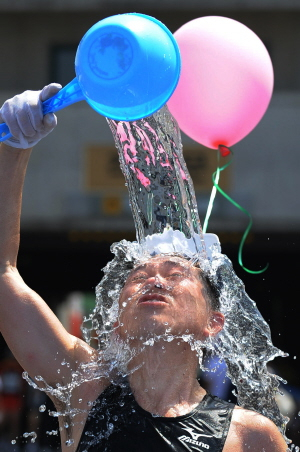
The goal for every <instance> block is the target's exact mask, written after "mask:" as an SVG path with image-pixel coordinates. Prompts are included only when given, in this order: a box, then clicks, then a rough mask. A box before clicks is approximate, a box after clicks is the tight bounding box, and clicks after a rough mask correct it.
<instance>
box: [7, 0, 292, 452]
mask: <svg viewBox="0 0 300 452" xmlns="http://www.w3.org/2000/svg"><path fill="white" fill-rule="evenodd" d="M126 12H140V13H144V14H149V15H152V16H154V17H156V18H157V19H159V20H161V21H162V22H163V23H164V24H165V25H167V27H168V28H169V29H170V30H171V31H172V32H174V31H176V30H177V29H178V28H179V27H180V26H181V25H183V24H185V23H186V22H188V21H189V20H192V19H194V18H197V17H200V16H207V15H218V16H226V17H230V18H232V19H236V20H238V21H240V22H242V23H243V24H245V25H247V26H248V27H250V28H251V29H252V30H253V31H254V32H255V33H256V34H257V35H258V36H259V37H260V38H261V39H262V41H263V42H264V43H265V45H266V47H267V49H268V51H269V53H270V56H271V59H272V62H273V66H274V72H275V90H274V95H273V98H272V101H271V104H270V107H269V109H268V111H267V113H266V115H265V116H264V118H263V119H262V121H261V122H260V123H259V125H258V126H257V127H256V128H255V130H254V131H253V132H252V133H251V134H250V135H248V136H247V137H246V138H245V139H243V140H242V141H241V142H240V143H238V144H237V145H235V146H234V147H233V151H234V161H233V163H232V165H231V166H230V167H229V168H228V169H227V170H226V172H224V174H222V175H221V185H222V187H223V188H224V189H225V190H226V191H227V193H228V194H230V196H232V197H233V198H234V199H235V200H236V201H237V202H238V203H239V204H241V205H242V206H243V207H244V208H245V209H247V210H248V211H249V212H251V214H252V216H253V221H254V224H253V228H252V230H251V233H250V235H249V237H248V239H247V242H246V245H245V248H244V264H245V265H246V266H247V267H248V268H250V269H253V270H257V269H260V268H263V267H264V266H265V265H266V264H267V263H269V268H268V270H267V271H266V272H265V273H262V274H260V275H250V274H248V273H246V272H245V271H244V270H242V269H241V267H240V266H239V264H238V262H237V254H238V246H239V243H240V240H241V237H242V234H243V232H244V230H245V228H246V226H247V217H246V216H245V215H244V214H242V213H241V212H240V211H239V210H238V209H236V208H235V207H233V206H232V205H231V204H230V203H229V202H228V201H227V200H226V199H224V198H222V196H221V195H217V198H216V200H215V205H214V209H213V213H212V217H211V220H210V223H209V227H208V232H214V233H217V234H218V235H219V237H220V241H221V244H222V250H223V252H224V253H225V254H227V255H228V256H229V258H230V259H231V260H232V262H233V265H234V268H235V270H236V273H237V274H238V275H239V276H240V278H241V279H242V280H243V281H244V283H245V285H246V290H247V292H248V294H249V295H250V296H251V298H253V299H254V300H255V301H256V303H257V305H258V308H259V309H260V311H261V313H262V314H263V316H264V318H265V319H266V321H267V322H268V323H269V324H270V327H271V331H272V338H273V342H274V344H275V345H276V346H277V347H279V348H280V349H282V350H284V351H285V352H287V353H288V354H289V357H288V358H280V359H276V360H275V361H274V363H271V366H272V370H273V371H275V372H276V373H278V374H279V375H280V376H281V377H282V378H283V379H285V380H287V382H288V383H287V384H286V385H284V386H283V390H284V392H285V396H283V397H282V401H281V403H282V407H283V408H282V409H283V410H286V413H287V414H288V415H289V416H290V417H291V421H290V423H289V426H288V432H287V436H288V437H289V438H291V439H293V441H294V442H295V443H296V444H298V445H299V444H300V435H299V430H300V425H299V419H300V418H299V416H298V412H299V411H300V386H299V384H300V383H299V381H300V380H299V374H300V354H299V343H298V342H299V340H298V331H299V318H300V303H299V287H298V282H299V275H298V272H299V269H300V267H299V263H298V260H299V258H298V255H299V251H300V197H299V193H300V177H299V167H300V156H299V141H300V0H238V1H237V0H184V1H182V0H140V1H135V0H132V1H128V0H126V1H122V0H51V1H50V0H39V1H37V0H1V3H0V49H1V70H0V102H1V104H2V103H3V101H4V100H5V99H7V98H9V97H11V96H13V95H15V94H17V93H20V92H22V91H24V90H26V89H32V90H38V89H41V88H42V87H43V86H44V85H46V84H48V83H50V82H60V83H61V84H62V85H65V84H67V83H68V82H69V81H71V80H72V79H73V78H74V76H75V73H74V58H75V53H76V49H77V46H78V44H79V41H80V39H81V38H82V36H83V35H84V33H85V32H86V31H87V30H88V29H89V28H90V27H91V26H92V25H93V24H94V23H96V22H97V21H99V20H101V19H103V18H104V17H107V16H110V15H113V14H118V13H126ZM199 108H201V105H199ZM57 116H58V126H57V128H56V130H55V132H54V133H52V134H50V135H49V136H48V137H47V138H46V139H44V140H43V141H42V142H41V143H40V144H38V146H37V147H36V148H35V150H34V152H33V155H32V159H31V162H30V165H29V169H28V174H27V178H26V183H25V190H24V203H23V213H22V234H21V249H20V255H19V260H18V266H19V271H20V273H21V275H22V277H23V278H24V279H25V281H26V282H27V284H28V285H29V286H31V287H32V288H33V289H35V290H36V291H37V292H38V293H39V294H40V295H41V296H42V297H43V298H44V299H45V300H46V301H47V303H48V304H49V306H50V307H51V308H52V309H53V310H54V311H55V312H56V314H57V315H58V316H59V318H60V319H61V321H62V322H63V323H64V325H65V326H66V327H67V328H68V329H69V331H71V332H72V333H73V334H77V335H80V328H79V327H80V323H81V321H82V316H83V315H84V314H87V313H89V312H91V310H92V309H93V303H94V289H95V286H96V285H97V283H98V282H99V281H100V279H101V275H102V272H101V269H102V268H103V267H104V266H105V264H106V263H107V262H108V261H109V260H110V259H111V257H112V255H111V253H110V245H111V244H112V243H113V242H115V241H119V240H121V239H123V238H125V239H127V240H134V239H135V231H134V226H133V221H132V216H131V212H130V208H129V205H128V194H127V188H126V187H125V185H124V179H123V175H122V173H121V170H120V168H119V163H118V157H117V151H116V149H115V147H114V142H113V138H112V135H111V132H110V130H109V127H108V125H107V123H106V120H105V118H103V117H101V116H100V115H99V114H97V113H96V112H95V111H94V110H92V109H91V108H90V107H89V106H88V105H87V104H86V103H85V102H80V103H78V104H74V105H73V106H70V107H68V108H67V109H65V110H62V111H60V112H58V113H57ZM183 143H184V157H185V159H186V162H187V165H188V168H189V170H190V173H191V176H192V179H193V181H194V185H195V189H196V195H197V202H198V209H199V214H200V219H201V221H202V222H203V220H204V217H205V213H206V209H207V205H208V199H209V195H210V190H211V186H212V183H211V175H212V173H213V171H214V170H215V167H216V161H217V160H216V151H213V150H210V149H207V148H204V147H202V146H200V145H199V144H197V143H196V142H193V141H192V140H190V139H188V138H187V137H186V136H184V135H183ZM225 173H226V174H225ZM298 190H299V191H298ZM0 215H1V213H0ZM21 372H22V369H20V368H19V366H18V364H17V363H16V362H15V360H14V358H13V357H12V356H11V354H10V353H9V351H8V349H7V347H6V345H5V343H4V341H3V339H2V338H1V339H0V450H1V451H5V450H8V451H18V450H26V451H30V450H32V451H34V450H43V451H48V450H49V451H50V450H59V446H58V436H57V425H56V423H55V420H54V419H53V418H51V417H49V415H48V414H47V412H48V409H52V407H51V405H50V403H49V402H48V401H47V400H45V399H44V396H43V394H42V393H40V392H37V391H32V390H31V388H30V387H29V386H28V385H27V383H25V381H24V380H23V379H22V377H21ZM228 397H229V398H230V395H228ZM41 405H46V410H45V412H43V413H40V412H39V407H40V406H41ZM32 431H35V432H37V434H38V437H37V440H36V442H35V443H33V444H31V443H30V438H29V440H27V441H26V440H25V439H24V438H21V436H22V434H23V433H24V432H32ZM16 437H18V439H17V442H16V445H13V444H11V440H14V439H16Z"/></svg>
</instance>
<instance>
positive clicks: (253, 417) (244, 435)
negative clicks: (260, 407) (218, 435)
mask: <svg viewBox="0 0 300 452" xmlns="http://www.w3.org/2000/svg"><path fill="white" fill-rule="evenodd" d="M287 450H288V446H287V444H286V442H285V440H284V439H283V436H282V435H281V433H280V432H279V430H278V428H277V427H276V425H275V424H274V423H273V422H272V421H271V420H270V419H268V418H266V417H265V416H262V415H261V414H259V413H256V412H255V411H251V410H244V409H241V408H236V409H235V410H234V411H233V416H232V421H231V425H230V429H229V432H228V437H227V440H226V442H225V447H224V452H246V451H247V452H248V451H251V452H286V451H287Z"/></svg>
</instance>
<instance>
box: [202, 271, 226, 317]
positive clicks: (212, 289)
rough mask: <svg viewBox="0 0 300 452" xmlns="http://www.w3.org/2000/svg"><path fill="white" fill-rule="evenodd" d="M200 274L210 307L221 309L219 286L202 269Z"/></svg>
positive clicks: (213, 309)
mask: <svg viewBox="0 0 300 452" xmlns="http://www.w3.org/2000/svg"><path fill="white" fill-rule="evenodd" d="M198 268H199V267H198ZM199 275H200V279H201V282H202V283H203V285H204V296H205V299H206V300H207V301H208V303H209V306H210V308H211V309H212V311H220V307H221V306H220V292H219V289H218V287H217V286H216V285H215V284H214V283H213V282H212V281H211V279H210V278H209V277H208V276H207V275H206V274H205V273H204V272H203V271H202V270H201V269H200V272H199Z"/></svg>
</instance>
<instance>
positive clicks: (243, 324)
mask: <svg viewBox="0 0 300 452" xmlns="http://www.w3.org/2000/svg"><path fill="white" fill-rule="evenodd" d="M108 123H109V126H110V128H111V130H112V133H113V136H114V139H115V143H116V146H117V149H118V152H119V159H120V166H121V169H122V171H123V173H124V176H125V179H126V183H127V186H128V190H129V196H130V204H131V209H132V213H133V218H134V222H135V226H136V231H137V242H133V243H131V242H128V241H126V240H122V241H121V242H119V243H116V244H113V245H112V248H111V250H112V252H113V253H114V255H115V257H114V259H113V260H112V261H111V262H109V263H108V264H107V265H106V267H105V268H104V277H103V278H102V280H101V282H100V283H99V284H98V286H97V288H96V305H95V309H94V311H93V314H91V315H90V317H89V318H87V319H85V320H84V322H83V325H82V332H83V336H84V339H85V340H86V342H88V343H91V341H92V340H95V339H96V340H97V341H98V350H99V355H100V351H101V355H102V360H101V361H100V359H99V361H96V362H90V363H88V364H82V365H81V366H80V367H79V369H78V371H77V372H74V373H73V378H72V382H71V383H69V384H68V385H67V386H62V385H57V386H56V387H55V388H52V387H50V386H49V385H47V383H46V382H45V381H43V389H42V390H43V391H45V392H46V393H48V394H51V395H52V396H55V397H56V398H57V399H58V400H60V401H61V402H62V403H63V404H64V407H65V409H64V410H63V411H61V412H53V413H52V415H53V416H56V417H58V416H66V415H68V416H69V417H70V418H71V419H74V417H75V416H76V414H77V413H78V412H79V411H78V410H77V411H75V410H72V409H71V408H70V407H71V403H70V400H71V394H72V391H73V389H74V388H75V387H77V386H79V385H81V384H82V383H83V382H85V381H91V380H94V379H99V380H101V379H102V378H107V379H109V380H110V381H114V382H116V381H117V380H120V378H124V377H125V376H128V374H129V373H131V372H134V371H135V370H136V369H131V370H130V372H129V371H128V368H129V363H130V362H131V361H132V359H133V358H134V357H135V356H136V354H137V353H140V351H141V350H135V349H133V348H131V347H130V346H129V344H127V343H124V342H121V341H118V340H116V337H115V335H114V323H115V322H116V320H118V319H120V312H119V311H122V309H125V308H126V303H125V306H123V307H122V308H121V309H119V303H118V301H119V297H120V293H121V291H122V288H123V287H124V284H125V281H126V279H127V277H128V275H129V273H130V272H131V271H132V269H133V268H134V267H135V266H136V265H137V264H138V263H140V262H143V261H146V260H148V259H150V258H151V256H152V255H153V254H155V252H153V249H154V248H155V247H154V248H151V247H149V246H148V245H149V243H150V242H151V240H152V238H155V237H156V236H158V235H159V236H161V237H162V236H163V237H167V236H168V237H167V238H168V240H169V239H170V240H169V245H167V246H166V247H165V248H163V251H161V252H163V253H166V254H171V255H174V254H178V253H179V254H181V255H184V256H185V257H186V258H187V259H188V260H187V265H198V266H199V267H200V268H201V269H202V270H203V271H204V272H205V274H206V275H207V276H208V278H209V279H210V280H211V281H212V282H213V284H214V286H215V287H216V288H217V290H218V293H219V300H220V305H221V308H220V310H221V312H222V313H224V314H225V317H226V322H225V327H224V329H223V331H222V332H221V333H220V334H219V336H218V337H217V338H215V339H211V340H210V341H209V342H205V343H202V342H200V341H197V340H195V338H194V337H193V335H191V334H189V333H188V332H187V333H186V334H184V335H181V336H175V335H172V334H171V332H170V329H169V328H168V325H167V324H166V325H165V328H166V329H165V333H164V334H163V335H161V336H152V337H146V338H145V340H144V341H143V343H142V348H143V347H144V348H145V347H149V346H150V347H151V346H153V344H154V343H155V341H165V343H168V342H172V341H174V340H177V341H178V340H181V341H185V342H188V343H189V344H190V346H191V348H192V349H193V350H196V351H197V353H198V356H199V363H200V364H201V362H202V355H203V348H205V349H206V351H207V352H208V353H211V354H217V355H218V356H220V357H221V358H223V359H224V360H225V362H226V364H227V368H228V376H229V378H230V379H231V381H232V382H233V384H234V385H235V386H236V390H237V399H238V403H239V405H240V406H242V407H245V408H249V409H254V410H256V411H258V412H260V413H262V414H263V415H265V416H267V417H269V418H270V419H272V420H273V421H274V422H275V424H276V425H277V426H278V427H279V429H280V430H281V431H282V433H283V434H284V432H285V426H286V422H287V418H285V417H283V416H282V415H281V414H280V412H279V409H278V406H277V404H276V402H275V395H276V393H277V392H278V386H279V383H280V378H279V377H278V376H276V375H274V374H270V373H269V372H268V371H267V367H266V365H267V363H268V362H269V361H270V360H273V359H274V358H275V357H276V356H285V355H284V353H283V352H281V351H280V350H278V349H277V348H276V347H274V346H273V344H272V341H271V334H270V329H269V326H268V325H267V323H266V322H265V321H264V319H263V318H262V316H261V314H260V313H259V311H258V310H257V307H256V305H255V303H254V302H253V301H252V300H251V299H250V298H249V297H248V295H247V294H246V292H245V288H244V285H243V283H242V282H241V281H240V280H239V279H238V277H237V276H236V275H235V273H234V271H233V269H232V265H231V262H230V261H229V259H228V258H227V257H226V256H225V255H222V254H221V253H220V252H218V250H216V249H215V250H213V252H212V258H211V259H208V258H207V254H206V250H205V244H204V240H203V235H202V230H201V225H200V221H199V218H198V211H197V204H196V198H195V193H194V188H193V184H192V181H191V178H190V176H189V173H188V171H187V168H186V165H185V162H184V159H183V155H182V145H181V138H180V132H179V128H178V126H177V123H176V121H175V120H174V118H173V117H172V116H171V115H170V113H169V112H168V109H167V107H164V108H162V109H161V110H160V111H159V112H157V113H155V114H154V115H153V116H151V117H148V118H145V119H142V120H139V121H135V122H132V123H129V122H124V121H113V120H108ZM174 230H175V231H174ZM169 232H170V234H169V235H168V233H169ZM164 234H166V235H165V236H164ZM176 234H177V235H176ZM178 234H179V235H178ZM180 234H181V235H180ZM149 238H150V241H149ZM175 239H176V240H175ZM147 240H148V241H147ZM185 240H186V241H189V240H190V241H192V242H193V244H194V251H193V253H192V254H191V253H188V252H185V250H188V249H190V247H189V246H186V247H185V246H184V241H185ZM178 244H180V246H181V248H180V247H179V245H178ZM171 258H172V257H171ZM62 364H63V363H62ZM64 364H65V363H64ZM24 377H25V378H26V380H27V381H28V382H29V384H31V385H32V386H34V387H36V388H38V386H37V384H36V383H35V382H34V381H33V380H31V379H30V378H29V377H28V374H26V373H25V374H24ZM36 380H37V381H41V377H36ZM38 389H41V388H38ZM121 404H122V400H121V399H120V406H121ZM113 423H114V419H111V424H110V425H111V426H112V428H111V429H112V430H113ZM105 434H107V435H109V431H108V432H106V433H105ZM95 440H96V439H95ZM68 441H69V444H70V445H71V444H72V438H68ZM287 441H288V440H287Z"/></svg>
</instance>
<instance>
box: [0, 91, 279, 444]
mask: <svg viewBox="0 0 300 452" xmlns="http://www.w3.org/2000/svg"><path fill="white" fill-rule="evenodd" d="M59 89H60V86H59V85H56V84H51V85H49V86H47V87H45V88H44V89H43V90H42V91H41V92H32V91H27V92H25V93H23V94H21V95H19V96H16V97H14V98H13V99H10V100H8V101H7V102H6V103H5V104H4V105H3V107H2V109H1V111H0V115H1V118H0V120H1V122H6V124H7V125H8V127H9V129H10V131H11V133H12V135H13V138H12V139H10V140H8V141H6V142H5V143H3V144H2V145H1V150H0V212H1V213H0V275H1V277H0V327H1V332H2V334H3V336H4V338H5V340H6V341H7V344H8V346H9V347H10V349H11V350H12V352H13V353H14V355H15V357H16V359H17V360H18V361H19V363H20V364H21V366H22V367H23V368H24V369H25V370H26V372H28V374H29V375H30V376H31V378H32V379H33V380H34V381H35V382H36V383H37V384H38V385H39V386H40V387H41V388H42V389H45V386H46V385H50V386H52V387H53V388H58V389H57V393H55V391H52V393H51V394H50V397H51V398H52V400H53V402H54V404H55V405H56V407H57V410H58V411H59V412H61V413H62V415H61V416H59V422H60V432H61V440H62V450H63V451H67V450H68V451H74V452H75V451H78V452H80V451H81V452H83V451H90V452H92V451H96V450H97V451H98V450H99V451H100V450H101V451H114V452H119V451H125V450H126V451H131V452H134V451H145V452H147V451H154V450H156V451H161V452H164V451H202V450H212V451H221V450H223V451H225V452H228V451H232V452H233V451H234V452H240V451H249V450H251V451H253V452H254V451H255V452H262V451H264V452H271V451H272V452H277V451H278V452H281V451H285V450H286V449H287V446H286V443H285V441H284V439H283V437H282V436H281V434H280V432H279V430H278V429H277V427H276V426H275V425H274V424H273V422H272V421H270V420H269V419H267V418H265V417H263V416H262V415H260V414H258V413H256V412H254V411H249V410H244V409H241V408H238V407H235V408H234V407H233V406H231V405H230V404H228V403H226V402H222V401H221V400H219V399H216V398H214V397H211V396H209V395H208V394H206V391H205V390H204V389H203V388H202V387H201V386H200V384H199V382H198V381H197V378H196V373H197V367H198V356H197V353H199V350H198V349H197V347H196V344H198V345H199V344H203V346H205V343H206V342H207V341H209V340H210V339H211V338H213V337H214V336H215V335H217V334H218V332H219V331H220V330H221V329H222V326H223V323H224V316H223V314H221V313H220V312H219V311H218V306H217V301H216V300H214V294H213V293H212V290H211V289H210V287H209V284H208V282H207V281H206V279H205V277H204V275H203V273H202V271H201V270H200V269H199V268H196V267H195V266H193V265H192V263H191V262H190V261H188V260H187V259H185V258H183V257H181V256H176V255H165V256H163V255H158V256H155V257H153V258H151V259H148V260H146V261H141V262H138V263H137V265H135V266H134V268H133V269H132V271H131V272H130V274H129V277H128V278H127V280H126V283H125V285H124V287H123V289H122V292H121V294H120V298H119V313H118V316H117V320H116V322H115V325H114V332H113V334H114V341H115V343H116V344H121V345H120V347H121V348H122V347H123V348H124V350H125V349H126V350H127V351H129V356H130V359H129V360H128V363H127V371H126V377H124V378H123V379H122V378H121V379H120V378H119V376H118V375H117V377H118V378H117V377H116V375H115V374H116V373H118V372H116V369H115V368H114V365H113V363H112V362H110V361H109V355H108V354H105V353H104V354H102V355H101V352H97V351H96V350H94V349H92V348H91V347H90V346H89V345H87V344H86V343H85V342H83V341H81V340H79V339H77V338H75V337H73V336H71V335H70V334H68V333H67V331H66V330H65V329H64V328H63V326H62V325H61V324H60V322H59V321H58V319H57V318H56V316H55V315H54V314H53V312H52V311H51V310H50V309H49V308H48V306H47V304H46V303H45V302H44V301H43V300H42V299H41V298H40V297H39V296H38V295H37V294H36V293H35V292H34V291H33V290H31V289H30V288H29V287H28V286H27V285H26V284H25V282H24V281H23V280H22V278H21V276H20V275H19V273H18V271H17V267H16V265H17V253H18V247H19V224H20V211H21V200H22V188H23V182H24V178H25V173H26V167H27V164H28V161H29V157H30V154H31V150H32V146H33V145H35V144H36V143H37V142H38V141H39V140H40V139H41V138H43V137H44V136H46V135H47V134H48V133H49V132H50V131H51V130H53V128H54V127H55V125H56V118H55V115H53V114H48V115H46V116H45V117H44V118H43V115H42V108H41V102H42V101H44V100H46V99H47V98H48V97H50V96H52V95H54V94H55V93H56V92H57V91H58V90H59ZM191 338H192V339H191ZM62 363H68V365H62ZM95 363H97V366H98V367H99V369H103V370H104V369H105V372H103V373H102V374H101V372H98V374H97V373H95V378H82V379H81V380H80V382H79V383H77V384H74V381H76V378H77V376H78V375H80V372H83V371H82V369H83V368H88V366H89V364H91V365H93V366H94V367H95ZM119 373H120V372H119ZM37 376H38V379H37V380H36V378H35V377H37ZM112 382H113V384H112ZM68 385H69V387H72V391H71V394H69V397H66V398H65V400H64V399H63V398H62V397H59V396H56V394H58V391H59V387H68ZM89 413H90V415H89ZM88 416H89V418H88ZM87 419H88V420H87Z"/></svg>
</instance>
